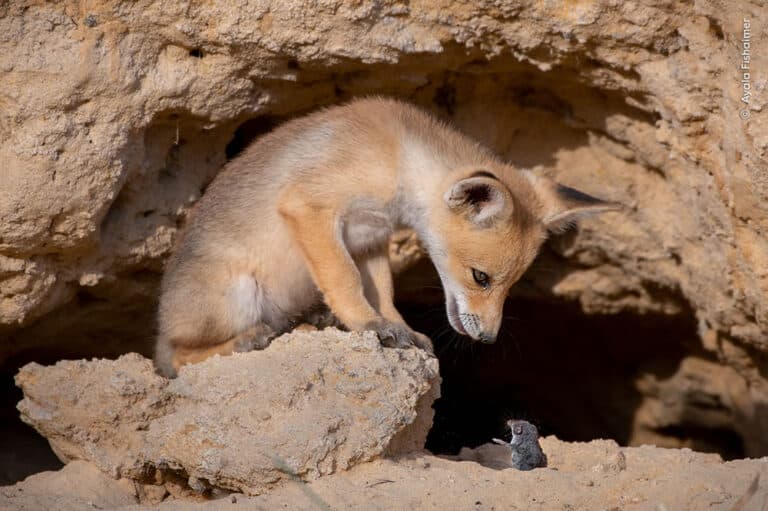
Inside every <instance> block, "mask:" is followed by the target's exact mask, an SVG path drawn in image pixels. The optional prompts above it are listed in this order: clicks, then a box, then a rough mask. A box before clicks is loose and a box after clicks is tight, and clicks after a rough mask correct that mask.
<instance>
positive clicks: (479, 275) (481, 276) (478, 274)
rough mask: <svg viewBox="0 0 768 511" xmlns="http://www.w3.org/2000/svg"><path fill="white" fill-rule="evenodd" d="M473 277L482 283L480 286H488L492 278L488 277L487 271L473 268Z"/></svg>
mask: <svg viewBox="0 0 768 511" xmlns="http://www.w3.org/2000/svg"><path fill="white" fill-rule="evenodd" d="M472 277H473V278H474V279H475V282H477V283H478V284H479V285H480V287H483V288H485V287H488V284H489V282H490V279H489V278H488V274H487V273H485V272H482V271H480V270H476V269H474V268H472Z"/></svg>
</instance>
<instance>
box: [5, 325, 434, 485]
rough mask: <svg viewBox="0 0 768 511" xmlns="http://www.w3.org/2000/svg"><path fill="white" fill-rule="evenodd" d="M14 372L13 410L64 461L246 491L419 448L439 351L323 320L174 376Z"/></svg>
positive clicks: (141, 367)
mask: <svg viewBox="0 0 768 511" xmlns="http://www.w3.org/2000/svg"><path fill="white" fill-rule="evenodd" d="M16 381H17V384H18V385H19V386H20V387H21V388H22V389H23V391H24V394H25V397H24V400H22V401H21V402H20V403H19V410H20V411H21V413H22V418H23V420H24V421H25V422H27V423H29V424H31V425H32V426H33V427H35V428H36V429H37V430H38V431H39V432H40V433H41V434H43V435H44V436H45V437H46V438H48V440H49V442H50V443H51V446H52V447H53V448H54V450H55V452H56V453H57V454H58V455H59V456H60V457H61V458H62V460H65V461H68V460H76V459H84V460H89V461H91V462H93V463H94V464H95V465H96V466H98V467H99V468H100V469H101V470H103V471H105V472H106V473H108V474H110V475H111V476H112V477H114V478H131V479H134V480H138V481H141V482H163V481H164V480H165V479H168V478H178V477H179V476H181V477H183V478H185V479H186V480H187V482H188V484H189V486H190V487H191V488H192V489H193V490H196V491H198V492H202V491H204V490H206V489H208V488H211V487H216V488H224V489H229V490H236V491H243V492H246V493H253V494H255V493H260V492H263V491H265V490H266V489H268V488H270V487H272V486H275V485H276V484H278V483H280V482H281V481H282V480H283V479H285V478H289V479H290V478H300V479H312V478H316V477H319V476H321V475H327V474H330V473H333V472H335V471H338V470H345V469H348V468H350V467H351V466H353V465H355V464H358V463H361V462H364V461H368V460H371V459H373V458H375V457H377V456H380V455H382V454H383V453H384V452H385V451H387V452H388V453H389V454H392V455H394V454H397V453H399V452H403V450H413V449H420V448H422V447H423V445H424V441H425V439H426V434H427V431H428V428H429V425H430V424H431V421H432V416H431V413H432V410H431V404H432V401H433V400H434V399H435V398H436V397H437V394H438V393H439V385H438V382H439V376H438V372H437V360H436V359H434V358H433V357H431V356H430V355H428V354H426V353H425V352H424V351H422V350H416V349H411V350H399V349H384V348H382V347H381V345H380V343H379V340H378V338H377V337H376V336H375V335H374V334H373V333H370V332H368V333H363V334H351V333H343V332H340V331H337V330H334V329H327V330H324V331H322V332H312V333H310V332H296V333H293V334H288V335H285V336H282V337H280V338H278V339H276V340H275V341H273V342H272V344H271V346H270V347H269V348H267V349H266V350H264V351H258V352H251V353H246V354H236V355H233V356H231V357H214V358H213V359H209V360H207V361H205V362H203V363H201V364H197V365H194V366H188V367H185V368H184V369H183V370H182V371H181V372H180V374H179V376H178V378H176V379H174V380H167V379H165V378H162V377H160V376H158V375H156V374H155V373H154V371H153V368H152V364H151V362H150V361H149V360H147V359H144V358H142V357H141V356H139V355H136V354H129V355H125V356H123V357H121V358H119V359H118V360H114V361H112V360H92V361H82V360H81V361H62V362H59V363H57V364H56V365H55V366H52V367H43V366H40V365H38V364H34V363H33V364H29V365H27V366H25V367H24V368H22V369H21V371H20V372H19V374H18V376H17V378H16ZM417 410H418V411H419V412H420V413H421V415H422V416H421V417H417Z"/></svg>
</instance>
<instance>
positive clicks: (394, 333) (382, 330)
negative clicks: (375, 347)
mask: <svg viewBox="0 0 768 511" xmlns="http://www.w3.org/2000/svg"><path fill="white" fill-rule="evenodd" d="M365 330H372V331H374V332H376V335H378V336H379V339H380V340H381V344H383V345H384V346H386V347H388V348H410V347H412V346H418V347H419V348H422V349H424V350H427V351H430V352H431V351H432V341H430V340H429V338H428V337H427V336H426V335H423V334H420V333H417V332H414V331H413V330H411V329H410V328H408V326H407V325H403V324H402V323H395V322H392V321H387V320H386V319H381V320H378V321H371V322H370V323H368V324H367V325H365Z"/></svg>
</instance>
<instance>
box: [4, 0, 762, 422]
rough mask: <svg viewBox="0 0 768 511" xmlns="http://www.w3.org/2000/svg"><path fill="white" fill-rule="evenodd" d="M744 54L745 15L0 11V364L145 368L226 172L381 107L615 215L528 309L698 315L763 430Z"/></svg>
mask: <svg viewBox="0 0 768 511" xmlns="http://www.w3.org/2000/svg"><path fill="white" fill-rule="evenodd" d="M744 18H747V19H749V20H750V25H751V29H750V30H751V38H752V39H751V40H752V41H753V47H752V60H751V66H752V70H753V74H752V78H751V80H752V81H751V85H752V87H753V95H752V98H751V104H750V105H749V106H746V105H744V104H742V103H741V100H740V98H741V92H742V88H741V83H740V78H741V74H740V71H739V70H738V65H739V64H740V62H741V57H740V53H741V43H740V40H741V38H742V36H743V19H744ZM765 41H768V14H766V12H765V10H764V8H762V7H761V2H758V1H753V2H749V1H741V2H739V1H737V2H726V1H724V0H721V1H716V0H699V1H695V2H686V3H682V2H675V1H654V2H617V1H611V0H603V1H587V0H581V1H577V2H567V3H560V2H534V1H531V2H525V1H511V2H503V3H501V4H499V3H497V2H470V3H455V2H447V1H446V2H441V1H434V0H432V1H426V2H408V3H406V2H397V1H375V2H374V1H370V2H368V1H363V2H358V3H354V4H351V3H347V2H341V1H335V2H334V1H330V2H324V3H321V4H318V5H316V6H314V8H305V7H302V6H300V5H298V4H296V3H294V2H262V3H255V4H252V5H251V4H249V5H247V6H242V7H238V8H235V7H232V6H229V4H220V5H219V4H198V3H184V2H182V3H178V2H162V1H146V0H145V1H139V2H134V3H130V4H125V3H118V2H90V3H87V2H76V1H69V2H59V3H55V4H50V3H43V2H35V1H27V2H10V3H6V4H3V5H2V6H0V47H2V50H3V51H2V52H0V162H1V163H0V165H2V167H0V169H1V170H2V171H1V172H0V219H1V220H0V337H2V346H0V360H2V359H3V358H7V357H14V356H16V355H17V354H19V353H21V352H22V351H24V350H27V351H28V350H30V349H33V348H35V349H37V350H39V351H38V352H37V353H38V354H43V355H45V354H46V353H50V352H51V351H52V350H55V351H56V353H57V356H61V354H62V353H69V352H72V353H73V354H84V353H102V354H115V353H120V352H123V351H126V346H128V345H130V346H132V347H133V348H136V347H137V341H138V342H139V344H140V343H141V342H144V343H145V344H144V345H143V347H144V349H146V346H147V345H148V343H149V342H151V337H152V329H153V319H152V318H153V309H154V303H155V299H156V292H157V283H158V282H159V277H160V274H161V271H162V266H163V261H164V259H165V257H166V256H167V255H168V253H169V251H170V250H171V247H172V245H173V241H174V239H175V237H176V236H177V234H178V229H179V227H180V226H181V225H183V222H184V219H185V216H186V214H187V213H188V212H189V209H190V208H191V206H192V205H193V204H194V202H195V201H196V200H197V198H199V196H200V194H201V193H202V191H203V190H204V188H205V186H206V184H207V183H208V182H209V181H210V180H211V179H212V178H213V176H214V175H215V174H216V172H217V171H218V170H219V169H220V168H221V166H222V164H223V163H224V162H225V160H226V158H227V156H231V155H233V154H235V153H236V152H237V150H238V148H239V147H240V146H241V144H242V143H244V142H245V141H247V140H249V139H250V138H252V137H253V136H255V135H257V134H259V133H261V132H263V131H265V130H268V129H269V128H270V127H272V126H274V125H275V124H276V123H279V122H280V121H282V120H284V119H286V118H289V117H291V116H295V115H299V114H302V113H304V112H306V111H309V110H312V109H314V108H317V107H319V106H322V105H329V104H334V103H338V102H341V101H344V100H347V99H349V98H352V97H355V96H360V95H366V94H384V95H392V96H396V97H400V98H404V99H408V100H410V101H413V102H416V103H418V104H420V105H422V106H424V107H426V108H429V109H431V110H433V111H434V112H435V113H437V114H438V115H441V116H442V117H444V118H446V119H448V120H450V121H452V122H453V123H455V124H456V125H457V126H458V127H460V128H461V129H463V130H464V131H466V132H468V133H470V134H471V135H473V136H475V137H477V138H478V139H480V140H481V141H483V142H484V143H486V144H488V145H489V146H491V147H492V148H494V149H495V150H496V151H497V152H498V153H499V154H501V155H502V156H504V157H506V158H508V159H509V160H510V161H511V162H513V163H515V164H518V165H521V166H530V167H538V168H539V169H540V171H542V172H546V173H549V174H551V175H554V176H556V177H557V178H558V179H560V180H561V181H563V182H564V183H566V184H569V185H574V186H578V187H579V188H582V189H584V190H586V191H588V192H591V193H594V194H596V195H600V196H602V197H605V198H608V199H612V200H617V201H621V202H623V203H625V204H626V205H628V206H629V210H628V211H627V212H626V213H622V214H610V215H605V216H603V217H600V218H595V219H590V220H587V221H585V222H583V223H582V225H581V227H580V229H579V230H578V231H577V232H573V233H570V234H569V235H567V236H564V237H560V238H557V239H555V240H553V241H552V242H551V243H550V245H549V247H548V250H547V257H549V258H550V260H549V261H548V263H547V264H546V270H547V271H543V272H540V273H538V274H537V273H535V272H534V273H532V276H531V281H532V282H533V287H534V288H535V289H536V290H537V291H536V292H537V293H539V294H540V295H544V296H548V297H565V298H568V299H573V300H578V301H579V302H580V303H581V305H582V307H583V309H584V310H585V311H586V312H588V313H592V312H599V313H613V312H618V311H633V312H636V313H638V314H645V313H648V312H653V313H662V314H678V313H680V312H681V311H689V310H691V311H693V314H695V316H696V318H697V321H698V324H699V332H698V334H699V337H700V339H701V340H702V343H703V346H704V348H705V349H706V350H708V352H709V353H710V354H712V355H713V357H715V358H716V359H719V361H720V364H721V365H723V366H728V367H731V368H733V370H734V371H735V372H736V374H737V376H738V378H740V379H741V381H742V382H743V387H740V388H741V389H742V390H740V391H739V395H740V396H742V397H740V400H739V402H744V403H746V404H742V405H739V410H742V411H743V412H744V415H745V416H746V417H750V420H751V421H752V422H753V423H756V424H763V423H766V422H768V412H766V410H767V409H768V385H767V384H766V377H765V375H766V371H768V369H767V367H768V363H767V362H766V360H767V359H766V353H767V352H768V305H766V304H768V241H766V240H768V236H766V230H768V206H766V204H768V202H766V198H768V177H766V176H768V173H766V172H765V168H766V149H767V148H768V129H766V124H767V123H768V114H767V113H765V111H764V108H763V106H764V104H765V101H766V97H768V96H766V94H765V92H764V90H765V84H766V76H765V71H764V70H765V69H768V47H766V43H765ZM740 110H745V111H746V112H747V114H746V116H745V117H747V118H745V119H742V118H741V117H740ZM246 121H248V122H246ZM534 270H535V269H534ZM105 339H110V340H111V341H109V342H108V341H105ZM141 347H142V346H141V345H139V348H141ZM649 399H653V396H650V397H649ZM651 422H652V421H651Z"/></svg>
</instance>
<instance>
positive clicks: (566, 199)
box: [530, 175, 624, 232]
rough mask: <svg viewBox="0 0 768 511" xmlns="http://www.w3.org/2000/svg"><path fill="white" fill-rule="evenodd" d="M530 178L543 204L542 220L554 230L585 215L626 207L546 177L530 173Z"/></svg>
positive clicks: (566, 225) (562, 228) (564, 227)
mask: <svg viewBox="0 0 768 511" xmlns="http://www.w3.org/2000/svg"><path fill="white" fill-rule="evenodd" d="M530 178H531V183H532V184H533V187H534V188H535V189H536V194H537V195H538V197H539V201H540V202H541V205H542V211H541V212H540V213H539V215H540V218H541V221H542V223H543V224H544V226H545V227H546V228H547V230H549V231H552V232H558V231H562V230H565V229H566V228H568V227H569V226H570V225H572V224H573V223H574V222H575V221H576V220H578V219H579V218H582V217H585V216H589V215H594V214H597V213H603V212H605V211H619V210H621V209H624V206H622V205H621V204H619V203H617V202H607V201H604V200H601V199H598V198H596V197H592V196H591V195H587V194H586V193H584V192H580V191H579V190H575V189H573V188H569V187H567V186H564V185H561V184H559V183H557V182H555V181H553V180H551V179H549V178H546V177H541V176H534V175H530Z"/></svg>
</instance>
